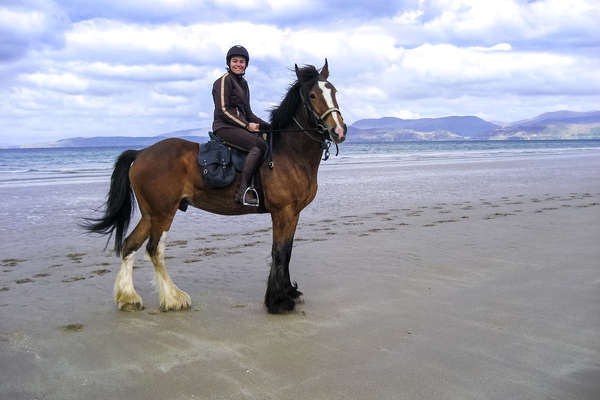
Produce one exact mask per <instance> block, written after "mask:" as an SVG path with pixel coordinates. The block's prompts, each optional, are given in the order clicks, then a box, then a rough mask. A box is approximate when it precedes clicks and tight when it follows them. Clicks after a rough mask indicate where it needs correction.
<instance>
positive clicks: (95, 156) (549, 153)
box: [0, 140, 600, 188]
mask: <svg viewBox="0 0 600 400" xmlns="http://www.w3.org/2000/svg"><path fill="white" fill-rule="evenodd" d="M339 148H340V152H339V155H338V156H337V157H336V156H335V153H336V150H335V146H332V147H331V156H330V158H329V160H327V161H324V162H322V163H321V170H327V169H328V168H340V167H344V166H345V165H348V164H365V165H385V164H390V165H392V164H393V165H398V164H400V165H412V166H414V165H421V164H422V165H426V164H427V165H431V164H439V163H444V164H446V163H456V162H478V161H485V160H501V159H502V160H509V159H533V158H539V157H560V156H562V155H566V156H568V155H573V154H579V153H581V154H585V153H590V154H593V153H596V152H598V151H599V150H600V140H551V141H547V140H542V141H459V142H452V141H449V142H445V141H444V142H398V143H369V144H355V143H352V144H350V143H348V144H341V145H340V147H339ZM126 149H127V148H125V147H89V148H86V147H78V148H31V149H0V188H8V187H15V186H20V187H22V186H36V185H52V184H65V183H88V182H103V181H107V180H108V178H109V177H110V174H111V172H112V168H113V163H114V161H115V160H116V158H117V156H118V155H119V154H120V153H121V152H123V151H124V150H126Z"/></svg>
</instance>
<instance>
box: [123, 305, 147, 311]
mask: <svg viewBox="0 0 600 400" xmlns="http://www.w3.org/2000/svg"><path fill="white" fill-rule="evenodd" d="M143 309H144V306H143V305H142V303H126V304H120V305H119V310H121V311H140V310H143Z"/></svg>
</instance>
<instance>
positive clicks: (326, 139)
mask: <svg viewBox="0 0 600 400" xmlns="http://www.w3.org/2000/svg"><path fill="white" fill-rule="evenodd" d="M298 91H299V94H300V99H301V100H302V105H303V106H304V108H305V109H306V111H307V113H308V115H309V116H312V118H313V124H314V126H315V128H305V127H303V126H302V124H300V122H298V120H297V119H296V117H292V120H293V121H294V123H295V124H296V125H297V126H298V128H299V129H292V130H290V129H289V128H283V129H272V128H271V129H270V132H269V135H268V136H269V142H270V143H269V155H268V158H270V157H271V156H272V154H271V151H270V150H271V149H272V148H273V134H274V133H280V132H284V131H285V132H302V133H304V134H305V135H306V136H308V138H309V139H311V140H312V141H314V142H317V143H319V144H320V145H321V151H322V153H323V159H322V160H323V161H327V160H328V159H329V148H330V147H331V143H334V144H335V155H336V156H337V155H338V154H339V153H340V149H339V147H338V145H337V143H335V141H334V140H333V138H332V137H331V132H330V131H329V129H327V126H326V125H325V118H326V117H327V116H328V115H329V114H331V113H334V112H337V113H338V114H340V116H341V115H342V113H341V112H340V110H339V109H338V108H336V107H331V108H328V109H327V110H325V112H323V113H322V114H320V115H319V114H318V113H317V112H316V111H315V109H314V108H313V107H312V104H311V103H310V101H307V100H306V97H305V96H304V93H303V92H302V87H298ZM268 165H269V168H273V160H272V159H269V162H268Z"/></svg>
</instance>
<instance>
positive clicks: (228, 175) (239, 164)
mask: <svg viewBox="0 0 600 400" xmlns="http://www.w3.org/2000/svg"><path fill="white" fill-rule="evenodd" d="M208 135H209V137H210V140H209V141H208V142H206V143H201V144H200V149H199V151H198V164H199V165H200V167H201V168H202V179H203V180H204V185H205V187H207V188H209V189H219V188H224V187H227V186H229V185H231V182H233V180H234V179H235V173H236V171H237V172H242V169H243V168H244V161H245V160H246V156H247V155H248V152H246V151H243V150H241V149H238V148H235V147H234V146H232V145H231V144H230V143H225V142H224V141H223V140H222V139H221V138H219V137H218V136H216V135H215V134H213V133H212V132H208Z"/></svg>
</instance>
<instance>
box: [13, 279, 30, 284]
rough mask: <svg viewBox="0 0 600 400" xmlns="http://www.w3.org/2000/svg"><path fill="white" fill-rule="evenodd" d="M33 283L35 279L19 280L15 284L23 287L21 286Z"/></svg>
mask: <svg viewBox="0 0 600 400" xmlns="http://www.w3.org/2000/svg"><path fill="white" fill-rule="evenodd" d="M31 282H33V279H29V278H25V279H17V280H16V281H15V283H17V284H19V285H21V284H23V283H31Z"/></svg>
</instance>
